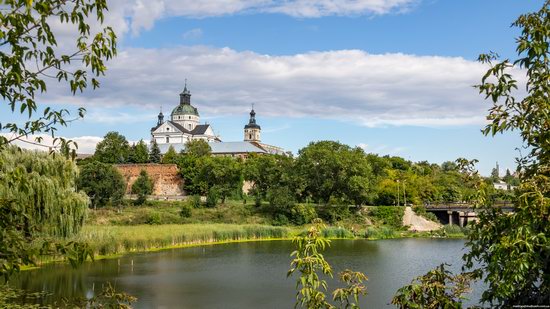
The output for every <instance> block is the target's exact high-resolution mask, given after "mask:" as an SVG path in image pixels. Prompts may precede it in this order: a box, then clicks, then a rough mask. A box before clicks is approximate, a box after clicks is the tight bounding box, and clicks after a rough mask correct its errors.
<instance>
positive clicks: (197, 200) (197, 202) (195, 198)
mask: <svg viewBox="0 0 550 309" xmlns="http://www.w3.org/2000/svg"><path fill="white" fill-rule="evenodd" d="M189 202H190V203H191V206H192V207H193V208H201V207H202V201H201V197H200V195H197V194H195V195H191V196H190V197H189Z"/></svg>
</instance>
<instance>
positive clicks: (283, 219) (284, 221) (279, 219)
mask: <svg viewBox="0 0 550 309" xmlns="http://www.w3.org/2000/svg"><path fill="white" fill-rule="evenodd" d="M289 224H290V221H289V220H288V217H287V216H286V215H284V214H282V213H278V214H276V215H275V218H274V219H273V225H275V226H279V225H289Z"/></svg>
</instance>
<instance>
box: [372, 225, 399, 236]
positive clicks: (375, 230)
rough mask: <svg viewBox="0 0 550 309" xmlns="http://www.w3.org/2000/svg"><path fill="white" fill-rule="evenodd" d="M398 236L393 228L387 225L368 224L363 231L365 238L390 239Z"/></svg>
mask: <svg viewBox="0 0 550 309" xmlns="http://www.w3.org/2000/svg"><path fill="white" fill-rule="evenodd" d="M396 236H398V234H397V233H396V231H395V229H394V228H391V227H388V226H381V227H374V226H369V227H367V229H366V231H365V238H368V239H390V238H395V237H396Z"/></svg>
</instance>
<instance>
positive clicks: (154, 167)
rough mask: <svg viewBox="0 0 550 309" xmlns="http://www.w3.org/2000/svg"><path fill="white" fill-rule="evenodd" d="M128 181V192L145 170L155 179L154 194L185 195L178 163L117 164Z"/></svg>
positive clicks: (128, 192) (127, 192)
mask: <svg viewBox="0 0 550 309" xmlns="http://www.w3.org/2000/svg"><path fill="white" fill-rule="evenodd" d="M115 166H116V168H117V169H118V170H119V172H120V173H121V174H122V176H123V177H124V180H125V181H126V183H127V187H126V194H130V192H131V191H132V185H133V184H134V182H135V181H136V179H137V178H138V177H139V173H140V172H141V170H145V171H146V172H147V174H148V175H149V177H151V179H152V180H153V195H158V196H174V195H184V194H185V192H184V191H183V189H182V188H183V179H182V178H181V177H180V175H179V174H178V167H177V165H176V164H152V163H151V164H118V165H115Z"/></svg>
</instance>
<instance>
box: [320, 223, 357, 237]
mask: <svg viewBox="0 0 550 309" xmlns="http://www.w3.org/2000/svg"><path fill="white" fill-rule="evenodd" d="M322 235H323V237H326V238H354V237H355V235H353V233H352V232H351V231H349V230H347V229H345V228H343V227H339V226H329V227H326V228H325V229H323V231H322Z"/></svg>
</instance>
